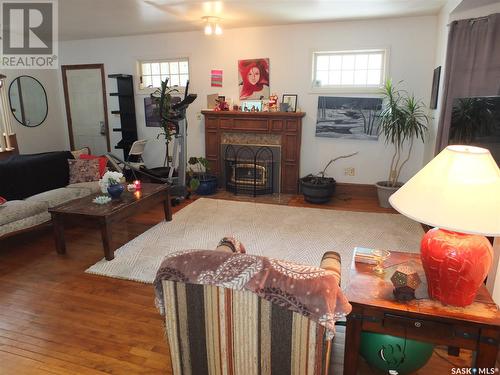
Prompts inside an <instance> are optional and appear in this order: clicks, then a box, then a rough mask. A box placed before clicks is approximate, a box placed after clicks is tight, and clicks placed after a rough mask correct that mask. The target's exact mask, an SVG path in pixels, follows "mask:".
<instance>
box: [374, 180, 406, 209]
mask: <svg viewBox="0 0 500 375" xmlns="http://www.w3.org/2000/svg"><path fill="white" fill-rule="evenodd" d="M375 186H376V187H377V196H378V204H379V206H380V207H383V208H391V207H392V206H391V204H390V203H389V197H390V196H391V195H392V194H394V193H395V192H396V191H397V190H398V189H399V188H400V187H401V186H403V183H402V182H397V183H396V186H389V181H379V182H377V183H376V184H375Z"/></svg>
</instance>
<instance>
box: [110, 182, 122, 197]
mask: <svg viewBox="0 0 500 375" xmlns="http://www.w3.org/2000/svg"><path fill="white" fill-rule="evenodd" d="M123 190H124V187H123V185H121V184H117V185H109V186H108V193H109V195H110V196H111V198H112V199H118V198H120V196H121V195H122V193H123Z"/></svg>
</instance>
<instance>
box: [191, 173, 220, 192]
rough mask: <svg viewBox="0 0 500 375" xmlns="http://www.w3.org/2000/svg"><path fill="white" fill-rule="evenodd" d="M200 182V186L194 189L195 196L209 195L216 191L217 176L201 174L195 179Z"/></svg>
mask: <svg viewBox="0 0 500 375" xmlns="http://www.w3.org/2000/svg"><path fill="white" fill-rule="evenodd" d="M197 178H198V179H199V181H200V186H198V189H196V194H199V195H211V194H215V192H216V191H217V176H214V175H211V174H203V175H200V176H198V177H197Z"/></svg>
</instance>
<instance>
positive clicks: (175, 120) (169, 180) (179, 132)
mask: <svg viewBox="0 0 500 375" xmlns="http://www.w3.org/2000/svg"><path fill="white" fill-rule="evenodd" d="M188 88H189V81H188V82H187V84H186V91H185V93H184V99H183V100H181V101H179V102H178V103H175V104H173V105H172V109H171V113H170V119H171V123H172V124H174V125H175V133H174V134H173V136H174V148H173V155H172V164H171V167H170V169H169V172H168V176H165V174H163V173H159V170H161V169H163V168H158V169H156V168H152V169H148V168H146V167H145V166H140V167H139V168H137V167H135V166H134V165H132V164H130V163H129V162H127V161H124V160H121V159H120V158H118V157H117V156H116V155H114V154H112V153H109V152H108V153H107V154H106V157H107V158H108V159H109V161H110V162H111V164H112V165H113V166H114V167H115V169H117V170H119V171H121V172H122V173H124V174H125V172H126V171H127V170H130V172H131V174H132V175H133V176H134V177H135V176H136V173H139V174H142V175H145V176H147V177H148V178H149V179H151V180H153V181H157V182H159V183H163V184H169V185H170V194H171V196H172V197H173V199H172V203H173V204H178V203H180V202H182V201H183V200H184V199H186V198H187V196H188V190H187V186H186V172H187V170H186V168H187V119H186V110H187V108H188V107H189V105H190V104H191V103H193V102H194V101H195V100H196V98H197V95H196V94H188ZM155 169H156V170H155ZM174 169H175V170H176V171H177V173H176V174H177V176H174Z"/></svg>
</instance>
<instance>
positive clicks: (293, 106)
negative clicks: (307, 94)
mask: <svg viewBox="0 0 500 375" xmlns="http://www.w3.org/2000/svg"><path fill="white" fill-rule="evenodd" d="M281 102H282V103H285V104H288V109H287V112H296V111H297V95H296V94H283V100H282V101H281Z"/></svg>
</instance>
